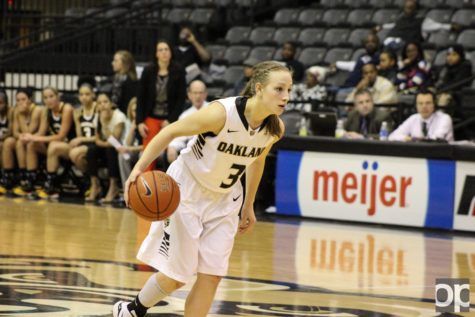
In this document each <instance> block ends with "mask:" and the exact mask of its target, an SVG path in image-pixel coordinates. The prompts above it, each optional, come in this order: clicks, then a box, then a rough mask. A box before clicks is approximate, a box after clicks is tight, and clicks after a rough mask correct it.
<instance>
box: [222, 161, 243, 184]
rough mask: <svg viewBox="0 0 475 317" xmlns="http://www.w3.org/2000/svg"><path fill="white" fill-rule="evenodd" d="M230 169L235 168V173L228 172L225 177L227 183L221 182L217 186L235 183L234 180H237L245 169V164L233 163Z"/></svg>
mask: <svg viewBox="0 0 475 317" xmlns="http://www.w3.org/2000/svg"><path fill="white" fill-rule="evenodd" d="M231 169H232V170H236V173H232V174H229V176H228V178H227V179H226V181H228V180H229V181H228V182H227V183H225V182H222V183H221V185H219V187H221V188H229V187H231V186H233V185H234V184H236V182H237V181H238V180H239V177H241V175H242V173H244V171H245V170H246V165H239V164H233V165H231Z"/></svg>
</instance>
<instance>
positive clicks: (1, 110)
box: [0, 90, 15, 194]
mask: <svg viewBox="0 0 475 317" xmlns="http://www.w3.org/2000/svg"><path fill="white" fill-rule="evenodd" d="M12 131H13V108H12V107H10V106H9V104H8V96H7V94H6V92H5V91H3V90H0V168H1V170H2V177H1V185H0V194H5V193H6V192H7V189H6V187H5V186H4V185H5V183H6V181H5V179H6V178H8V177H7V174H8V172H9V170H8V169H6V168H5V166H4V165H3V160H2V159H1V158H2V157H3V153H4V152H5V154H8V155H11V157H12V159H11V160H12V161H13V158H14V155H13V152H12V151H8V149H5V150H4V148H8V147H11V146H10V144H13V146H14V145H15V142H14V141H13V142H11V141H10V142H7V140H8V139H10V138H11V136H12Z"/></svg>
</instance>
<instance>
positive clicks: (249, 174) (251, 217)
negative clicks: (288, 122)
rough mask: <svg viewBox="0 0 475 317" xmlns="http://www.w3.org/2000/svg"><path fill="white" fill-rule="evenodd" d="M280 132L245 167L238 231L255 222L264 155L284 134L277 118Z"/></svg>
mask: <svg viewBox="0 0 475 317" xmlns="http://www.w3.org/2000/svg"><path fill="white" fill-rule="evenodd" d="M279 123H280V128H281V131H282V134H281V136H280V137H279V138H275V140H274V142H273V143H271V144H269V145H268V146H267V147H266V149H265V150H264V151H263V153H262V154H261V155H260V156H259V157H258V158H257V159H256V160H255V161H254V162H253V163H252V164H251V165H249V166H248V167H247V169H246V195H245V197H246V198H245V199H244V203H243V206H242V214H241V223H240V224H239V233H245V232H246V231H249V230H251V229H252V227H253V226H254V224H255V222H256V216H255V213H254V200H255V199H256V193H257V188H258V187H259V183H260V182H261V178H262V174H263V172H264V166H265V163H266V157H267V154H268V153H269V151H270V149H271V148H272V146H273V145H274V143H275V142H277V141H279V140H280V138H281V137H282V135H283V134H284V129H285V127H284V124H283V123H282V120H280V119H279Z"/></svg>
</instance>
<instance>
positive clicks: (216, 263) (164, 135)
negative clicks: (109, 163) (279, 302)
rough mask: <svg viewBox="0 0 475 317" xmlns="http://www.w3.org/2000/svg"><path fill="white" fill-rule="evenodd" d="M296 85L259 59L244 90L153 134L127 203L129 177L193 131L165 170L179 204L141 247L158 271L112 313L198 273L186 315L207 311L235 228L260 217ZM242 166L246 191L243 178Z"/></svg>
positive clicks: (154, 299)
mask: <svg viewBox="0 0 475 317" xmlns="http://www.w3.org/2000/svg"><path fill="white" fill-rule="evenodd" d="M291 86H292V74H291V72H290V71H289V69H288V68H287V67H285V66H282V65H281V64H279V63H276V62H262V63H260V64H258V65H256V66H255V67H254V72H253V75H252V77H251V79H250V80H249V82H248V83H247V85H246V87H245V89H244V91H243V97H230V98H226V99H220V100H217V101H215V102H212V103H211V104H210V105H208V106H207V107H205V108H203V109H201V110H200V111H197V112H195V113H193V114H191V115H189V116H187V117H186V118H183V120H178V121H176V122H174V123H172V124H170V125H168V126H167V127H165V128H164V129H163V130H162V131H160V133H159V134H158V135H157V136H155V137H154V138H153V140H152V141H151V143H150V146H149V147H147V148H146V149H145V151H144V153H143V155H142V157H141V158H140V160H139V161H138V162H137V164H136V165H135V167H134V169H133V170H132V173H131V175H130V177H129V179H128V180H127V182H126V184H125V191H124V192H125V201H126V203H128V195H127V193H128V189H129V186H130V183H131V182H134V181H135V180H136V178H137V177H138V175H140V174H141V173H142V172H143V171H144V170H145V169H146V167H147V166H148V164H150V162H152V161H153V160H154V159H155V158H156V157H157V156H158V155H159V154H160V153H161V152H162V151H163V150H164V149H165V148H166V147H167V145H168V144H169V143H170V142H171V141H172V140H173V139H174V138H176V137H179V136H187V135H195V137H194V139H193V140H192V141H190V142H189V145H188V147H187V148H186V149H184V150H183V151H182V152H181V154H180V156H179V157H178V159H177V160H176V161H174V162H173V163H172V164H171V165H170V168H169V169H168V171H167V173H168V174H169V175H171V176H172V177H173V178H174V179H175V180H176V181H177V183H178V184H179V186H180V191H181V201H180V205H179V206H178V209H177V210H176V211H175V213H174V214H173V215H172V216H171V217H170V218H169V219H167V220H166V221H162V222H154V223H152V226H151V229H150V232H149V235H148V236H147V238H146V239H145V241H144V242H143V244H142V247H141V248H140V251H139V254H138V258H139V259H140V260H142V261H144V262H145V263H147V264H149V265H151V266H153V267H154V268H156V269H157V270H159V273H156V274H153V275H152V276H151V277H150V278H149V280H148V281H147V282H146V283H145V286H144V287H143V288H142V290H141V291H140V293H139V294H138V295H137V297H136V298H135V300H134V301H133V302H131V303H128V302H124V301H120V302H117V303H116V304H115V305H114V307H113V315H114V316H116V317H117V316H120V317H128V316H138V317H140V316H144V315H145V314H146V312H147V309H148V308H150V307H152V306H154V305H155V304H156V303H158V302H159V301H160V300H162V299H163V298H165V297H166V296H168V295H169V294H170V293H172V292H173V291H175V290H176V289H178V288H180V287H182V286H183V285H185V283H187V282H188V281H189V280H190V279H191V278H192V276H193V275H194V274H196V273H197V279H196V282H195V284H194V286H193V288H192V290H191V292H190V294H189V295H188V297H187V299H186V303H185V316H193V317H198V316H206V314H207V312H208V311H209V309H210V307H211V304H212V301H213V298H214V295H215V292H216V289H217V287H218V284H219V282H220V280H221V278H222V277H223V276H225V275H226V273H227V269H228V260H229V256H230V255H231V250H232V247H233V243H234V236H235V234H236V232H237V231H239V233H245V232H248V231H250V230H251V229H252V227H253V226H254V223H255V222H256V217H255V214H254V207H253V203H254V199H255V196H256V191H257V187H258V185H259V182H260V179H261V177H262V172H263V169H264V163H265V157H266V155H267V153H268V152H269V150H270V148H271V147H272V144H274V143H275V142H276V141H278V140H279V139H280V137H281V136H282V135H283V130H284V125H283V123H282V121H281V120H280V119H279V118H278V116H279V115H280V114H282V112H283V111H284V108H285V105H286V104H287V102H288V101H289V92H290V90H291ZM244 171H246V189H245V193H244V191H243V187H242V185H241V182H240V181H239V180H240V178H241V176H242V174H243V173H244ZM241 207H242V214H241V221H240V222H239V211H240V209H241Z"/></svg>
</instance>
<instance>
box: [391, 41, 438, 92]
mask: <svg viewBox="0 0 475 317" xmlns="http://www.w3.org/2000/svg"><path fill="white" fill-rule="evenodd" d="M398 68H399V71H398V74H397V84H398V88H399V90H400V91H405V92H413V91H416V90H418V89H419V88H421V87H428V86H429V85H430V84H431V82H430V79H431V77H430V71H431V67H430V63H428V62H427V61H426V60H424V51H423V50H422V46H421V45H420V44H419V43H416V42H409V43H407V44H406V45H405V46H404V48H403V50H402V59H401V61H400V62H399V65H398Z"/></svg>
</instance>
